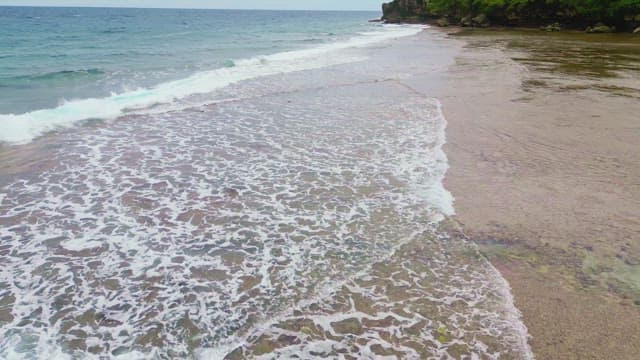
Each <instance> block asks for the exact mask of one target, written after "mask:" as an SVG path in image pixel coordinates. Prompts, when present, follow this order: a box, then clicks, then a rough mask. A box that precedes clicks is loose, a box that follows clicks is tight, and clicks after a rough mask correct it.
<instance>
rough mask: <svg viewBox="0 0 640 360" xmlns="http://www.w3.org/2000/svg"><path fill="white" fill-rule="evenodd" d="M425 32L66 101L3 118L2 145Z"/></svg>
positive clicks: (179, 105)
mask: <svg viewBox="0 0 640 360" xmlns="http://www.w3.org/2000/svg"><path fill="white" fill-rule="evenodd" d="M423 28H424V26H419V25H405V26H399V25H383V26H380V27H379V29H377V30H376V31H370V32H362V33H359V34H358V35H357V36H354V37H352V38H350V39H348V40H344V41H336V42H333V43H327V44H322V45H319V46H316V47H312V48H307V49H300V50H293V51H286V52H280V53H276V54H272V55H265V56H256V57H252V58H247V59H240V60H236V61H233V64H234V66H230V67H223V68H218V69H214V70H210V71H202V72H197V73H195V74H193V75H191V76H189V77H187V78H184V79H180V80H175V81H169V82H165V83H162V84H159V85H157V86H154V87H149V88H138V89H135V90H131V91H126V92H122V93H112V94H111V95H110V96H108V97H104V98H87V99H75V100H69V101H64V102H63V103H62V104H61V105H59V106H58V107H55V108H49V109H40V110H35V111H31V112H27V113H23V114H2V115H0V127H2V129H3V131H2V133H0V142H4V143H9V144H24V143H28V142H30V141H32V140H34V139H35V138H37V137H39V136H41V135H44V134H46V133H48V132H51V131H55V130H59V129H64V128H70V127H73V126H75V125H77V124H78V123H80V122H82V121H86V120H91V119H101V120H113V119H116V118H118V117H121V116H123V115H127V114H141V113H145V112H148V111H155V112H157V111H158V109H159V108H160V109H162V111H175V110H181V109H185V108H188V107H192V106H194V103H193V102H190V101H189V98H190V97H192V96H194V95H200V94H207V93H211V92H213V91H216V90H218V89H221V88H224V87H226V86H229V85H231V84H234V83H238V82H241V81H245V80H250V79H255V78H258V77H264V76H269V75H276V74H282V73H290V72H296V71H304V70H312V69H318V68H323V67H328V66H333V65H340V64H346V63H350V62H357V61H362V60H366V58H365V57H364V56H362V55H358V54H353V53H347V52H344V51H343V50H348V49H354V48H361V47H366V46H370V45H373V44H376V43H379V42H382V41H385V40H389V39H393V38H400V37H406V36H411V35H415V34H417V33H419V32H420V31H422V29H423ZM158 105H162V106H161V107H158ZM151 108H153V110H152V109H151Z"/></svg>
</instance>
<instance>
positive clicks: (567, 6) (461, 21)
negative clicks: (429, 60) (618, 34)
mask: <svg viewBox="0 0 640 360" xmlns="http://www.w3.org/2000/svg"><path fill="white" fill-rule="evenodd" d="M382 12H383V17H382V19H383V20H385V21H386V22H425V21H428V20H436V19H438V21H437V22H436V23H437V24H438V25H440V26H446V25H448V24H457V25H461V26H479V27H486V26H489V25H491V24H493V25H503V26H544V29H545V30H547V31H557V30H560V29H563V28H573V29H589V32H611V31H616V30H618V31H634V29H636V28H637V30H636V31H638V32H640V28H638V27H639V26H640V0H608V1H597V0H394V1H391V2H389V3H386V4H383V5H382ZM434 22H435V21H434Z"/></svg>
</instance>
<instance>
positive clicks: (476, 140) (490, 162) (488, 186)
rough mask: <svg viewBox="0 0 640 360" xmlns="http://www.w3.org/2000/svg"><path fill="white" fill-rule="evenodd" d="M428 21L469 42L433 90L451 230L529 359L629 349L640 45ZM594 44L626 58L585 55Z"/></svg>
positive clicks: (614, 354) (638, 307) (637, 328)
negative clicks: (521, 332) (468, 245)
mask: <svg viewBox="0 0 640 360" xmlns="http://www.w3.org/2000/svg"><path fill="white" fill-rule="evenodd" d="M432 29H435V31H441V32H447V33H448V38H449V39H455V40H457V41H463V42H464V43H465V45H464V49H463V51H462V52H461V54H460V55H459V56H458V58H457V60H456V64H455V65H453V66H452V67H451V68H450V69H449V70H448V74H447V77H448V80H447V81H445V86H444V87H443V89H442V91H441V93H440V94H438V95H437V96H438V98H440V99H441V101H442V103H443V105H444V112H445V116H446V118H447V121H448V127H447V144H446V145H445V152H446V153H447V156H448V158H449V164H450V169H449V171H448V172H447V176H446V178H445V180H444V181H445V186H446V188H447V189H448V190H449V191H451V192H452V194H453V196H454V198H455V199H456V201H455V205H454V206H455V209H456V215H455V216H454V217H453V218H452V222H454V223H455V225H454V226H452V227H453V228H454V229H453V230H452V232H453V233H454V234H457V235H456V236H459V237H462V238H468V239H470V240H472V241H473V242H475V243H476V244H478V246H479V248H480V251H481V252H482V254H483V255H484V256H485V257H487V259H488V260H490V262H491V263H492V264H493V265H494V266H495V267H496V268H497V269H498V270H499V271H500V273H501V274H502V276H503V277H504V278H505V279H506V281H508V283H509V284H510V286H511V289H512V294H513V296H514V298H515V305H516V307H517V308H518V309H519V310H520V311H521V312H522V314H523V321H524V323H525V325H526V326H527V328H528V330H529V334H530V335H531V340H530V345H531V347H532V348H533V351H534V353H535V355H536V358H538V359H557V358H562V359H578V358H579V359H585V358H586V359H601V358H615V359H633V358H634V357H635V356H636V355H637V354H638V353H640V345H639V344H640V325H639V324H640V287H639V286H638V285H639V284H640V266H639V265H638V264H640V262H639V261H638V259H640V247H639V246H638V241H637V240H638V238H637V234H638V233H640V223H638V221H637V220H633V216H632V215H631V214H633V213H638V212H640V198H639V195H638V194H640V191H638V184H634V183H633V180H632V179H633V178H634V177H635V176H634V175H637V174H640V163H638V162H637V160H635V159H634V158H633V156H632V155H630V154H632V153H638V151H640V149H638V145H637V144H635V143H634V142H633V138H634V137H635V136H637V135H638V131H639V129H638V128H637V125H634V122H633V119H634V118H633V116H631V115H629V114H633V113H638V111H640V106H638V99H639V98H640V89H639V88H638V87H637V86H634V84H636V83H637V82H636V81H637V79H638V68H637V67H636V66H635V65H634V64H636V65H637V63H638V61H640V56H638V54H639V53H640V49H638V48H637V47H634V44H633V43H631V45H630V44H629V43H621V44H609V45H607V44H604V43H603V42H602V43H601V41H602V40H601V38H598V36H596V37H595V38H594V37H593V36H594V35H590V34H589V35H583V34H575V33H573V34H572V33H568V34H567V33H554V35H553V36H550V35H549V34H548V33H545V32H542V31H540V32H539V35H537V36H536V35H534V34H523V33H524V31H517V30H504V31H495V30H493V29H474V30H473V31H466V29H465V28H453V29H454V31H447V30H451V29H452V28H436V27H432ZM427 31H430V30H427ZM558 34H559V35H558ZM609 36H610V37H611V35H609ZM613 36H615V37H619V38H624V36H622V37H620V36H619V35H618V34H615V35H613ZM585 38H586V39H585ZM594 40H595V42H596V44H592V43H591V41H594ZM566 46H570V48H571V47H573V48H571V49H572V50H570V51H567V50H566V49H564V48H563V47H566ZM599 47H602V48H603V49H601V50H602V51H603V53H607V52H608V53H609V54H619V56H620V57H625V56H626V57H632V58H633V59H632V60H633V61H631V65H630V64H629V63H626V62H625V61H624V60H620V59H618V58H614V57H613V56H610V57H609V58H608V59H606V60H605V62H606V64H602V63H593V62H590V61H589V57H590V56H592V55H593V54H592V51H591V50H593V48H599ZM553 51H557V52H558V53H559V54H558V56H557V57H554V56H553ZM550 54H551V55H550ZM590 54H591V55H590ZM591 61H593V60H592V59H591ZM618 61H620V62H618ZM576 64H577V65H579V66H578V67H577V69H576V68H575V65H576ZM572 65H574V66H573V67H572ZM568 104H570V105H568ZM604 119H606V121H605V120H604ZM635 138H636V139H637V137H635ZM633 149H637V150H633ZM635 178H637V177H635ZM621 334H629V335H624V336H630V337H631V338H632V339H631V341H629V340H626V341H623V340H622V335H621Z"/></svg>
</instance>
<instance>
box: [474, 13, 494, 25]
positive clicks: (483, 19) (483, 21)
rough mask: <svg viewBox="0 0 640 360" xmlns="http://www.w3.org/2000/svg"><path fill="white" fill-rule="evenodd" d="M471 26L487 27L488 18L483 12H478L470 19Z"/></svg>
mask: <svg viewBox="0 0 640 360" xmlns="http://www.w3.org/2000/svg"><path fill="white" fill-rule="evenodd" d="M471 22H472V24H473V26H478V27H489V26H490V25H491V23H489V18H488V17H487V15H485V14H480V15H478V16H476V17H474V18H473V19H471Z"/></svg>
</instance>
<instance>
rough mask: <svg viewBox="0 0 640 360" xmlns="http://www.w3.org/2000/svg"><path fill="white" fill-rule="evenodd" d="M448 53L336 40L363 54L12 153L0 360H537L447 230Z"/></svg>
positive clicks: (422, 42) (485, 273) (434, 37)
mask: <svg viewBox="0 0 640 360" xmlns="http://www.w3.org/2000/svg"><path fill="white" fill-rule="evenodd" d="M456 46H457V45H455V44H454V43H451V42H446V41H444V40H443V38H442V35H439V34H436V33H423V34H421V35H419V36H415V37H409V38H403V39H396V40H389V41H387V42H381V43H378V44H376V45H373V46H369V47H367V48H361V47H360V48H348V49H338V50H336V53H328V54H324V55H322V56H347V57H348V58H350V59H362V60H361V61H357V62H350V63H346V64H341V65H333V66H328V67H323V68H318V69H309V70H304V71H296V72H291V73H284V74H272V75H270V76H263V77H259V78H257V79H254V80H248V81H243V82H239V83H236V84H232V85H230V86H228V87H225V88H222V89H218V90H216V91H215V92H213V93H211V94H209V95H208V101H207V103H208V104H207V105H202V106H195V107H190V108H188V109H185V110H178V111H169V112H158V113H155V114H154V113H149V114H141V115H131V116H125V117H121V118H119V119H117V120H115V121H98V122H92V123H89V124H86V125H85V126H81V127H79V128H75V129H71V130H66V131H61V132H58V133H54V134H50V135H48V136H46V137H44V138H41V139H39V140H36V141H35V142H34V143H32V144H30V145H28V149H29V158H30V159H38V160H34V161H33V162H32V163H30V164H28V165H24V164H23V163H24V161H23V160H24V154H21V153H20V151H13V150H11V151H9V150H8V148H4V154H3V155H2V158H3V161H4V162H5V163H6V164H8V165H7V166H6V167H5V170H4V171H3V173H4V174H3V176H2V177H1V178H0V179H2V183H1V184H0V185H1V186H2V187H1V189H2V192H1V193H0V214H2V216H0V224H1V225H2V226H1V227H0V240H1V243H0V262H1V263H2V267H1V268H0V285H1V287H0V289H2V290H0V339H1V340H0V355H2V356H3V357H9V358H27V359H30V358H41V357H43V356H45V354H48V355H51V354H52V355H51V356H53V357H54V358H55V357H59V358H64V357H70V358H87V357H89V358H91V357H95V358H98V357H100V356H106V357H115V356H122V357H123V358H176V357H179V358H204V359H211V358H224V357H227V358H230V359H234V358H300V357H302V358H345V359H350V358H385V357H386V358H415V359H418V358H460V357H463V356H467V357H468V358H530V357H531V355H530V350H529V349H528V345H527V344H526V329H525V328H524V326H523V325H522V323H521V322H520V320H519V317H518V312H517V310H516V309H515V308H513V303H512V299H511V298H510V295H509V292H508V286H507V285H506V284H505V282H504V280H503V279H502V278H501V277H500V276H499V274H498V273H497V272H496V271H495V269H493V268H492V267H491V266H490V265H489V264H488V263H487V262H486V261H485V260H484V259H483V258H481V257H480V256H478V253H477V251H476V250H475V248H474V246H473V245H471V244H468V243H466V242H465V241H463V240H460V239H458V238H452V237H450V236H448V235H447V233H446V232H444V231H442V230H441V229H440V225H439V224H440V222H441V221H442V219H443V218H444V217H446V216H447V215H451V214H452V213H453V211H454V210H453V199H452V197H451V195H450V194H449V193H448V192H447V191H446V190H445V189H444V188H443V185H442V179H443V177H444V176H445V172H446V170H447V167H448V165H447V160H446V156H445V154H444V153H443V151H442V149H441V147H442V145H443V144H444V142H445V127H446V120H445V119H444V117H443V115H442V112H441V109H440V104H439V101H438V100H437V99H435V98H432V97H430V96H429V94H428V92H425V91H428V89H429V87H430V86H437V84H438V77H439V75H438V74H439V73H441V72H442V71H443V70H444V69H446V67H447V66H448V65H449V64H450V63H451V61H452V59H453V56H454V55H455V52H456V51H457V48H456ZM398 54H402V56H399V55H398ZM365 59H366V60H365ZM407 79H411V80H412V81H414V82H415V81H416V80H418V79H421V80H422V82H423V83H424V84H425V86H424V87H422V88H421V89H415V88H412V87H409V86H407V85H406V83H405V82H404V80H407ZM25 151H26V150H25ZM33 153H36V154H38V156H33Z"/></svg>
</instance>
